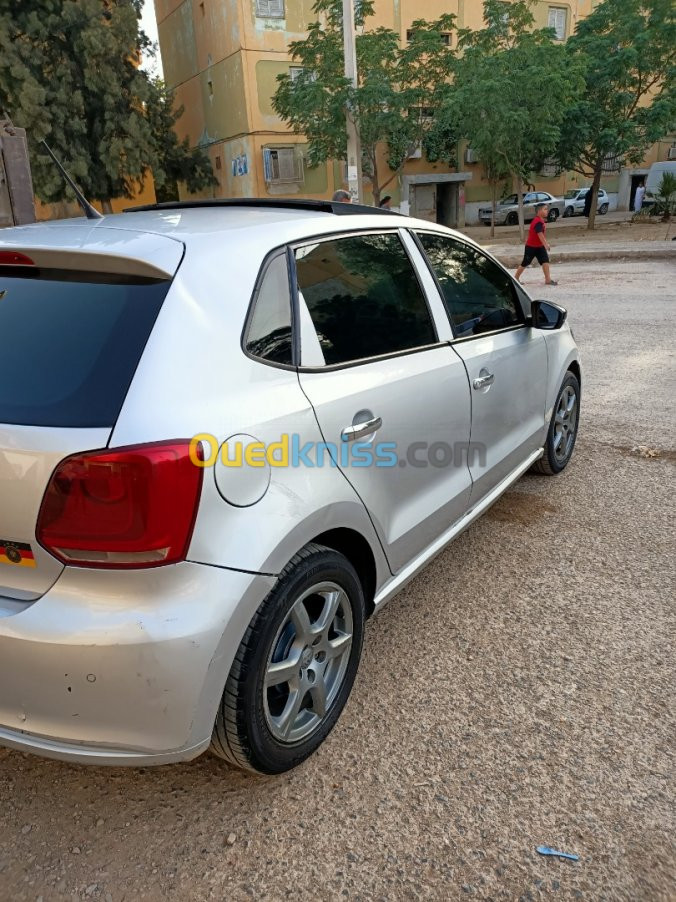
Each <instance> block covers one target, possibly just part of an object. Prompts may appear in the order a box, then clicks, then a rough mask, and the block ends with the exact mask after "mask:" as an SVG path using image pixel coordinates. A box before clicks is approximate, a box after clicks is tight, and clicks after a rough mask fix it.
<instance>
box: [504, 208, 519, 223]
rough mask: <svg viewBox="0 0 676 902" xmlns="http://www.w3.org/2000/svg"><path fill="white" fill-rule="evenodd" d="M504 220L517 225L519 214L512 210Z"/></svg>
mask: <svg viewBox="0 0 676 902" xmlns="http://www.w3.org/2000/svg"><path fill="white" fill-rule="evenodd" d="M506 222H507V225H518V224H519V214H518V213H514V212H513V211H512V212H511V213H508V214H507V220H506Z"/></svg>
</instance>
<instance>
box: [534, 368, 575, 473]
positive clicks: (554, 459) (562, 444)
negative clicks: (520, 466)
mask: <svg viewBox="0 0 676 902" xmlns="http://www.w3.org/2000/svg"><path fill="white" fill-rule="evenodd" d="M579 419H580V383H579V382H578V381H577V378H576V377H575V376H574V375H573V373H571V372H568V373H566V378H565V379H564V380H563V384H562V385H561V388H560V389H559V393H558V395H557V398H556V404H555V405H554V412H553V414H552V419H551V422H550V424H549V430H548V432H547V441H546V442H545V447H544V454H543V456H542V457H541V458H540V460H538V461H537V462H536V463H534V464H533V470H534V471H535V472H536V473H545V474H547V475H548V476H553V475H555V474H556V473H560V472H561V471H562V470H564V469H565V468H566V466H567V465H568V462H569V461H570V458H571V457H572V455H573V449H574V448H575V439H576V438H577V426H578V422H579Z"/></svg>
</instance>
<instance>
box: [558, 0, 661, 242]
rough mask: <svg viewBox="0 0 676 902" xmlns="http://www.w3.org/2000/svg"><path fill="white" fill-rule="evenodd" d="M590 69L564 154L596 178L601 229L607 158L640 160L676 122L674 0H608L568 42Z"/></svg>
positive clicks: (564, 139)
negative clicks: (600, 193)
mask: <svg viewBox="0 0 676 902" xmlns="http://www.w3.org/2000/svg"><path fill="white" fill-rule="evenodd" d="M566 50H567V52H568V54H569V56H570V57H571V58H572V59H574V60H576V61H579V62H581V63H582V64H583V65H584V70H585V83H586V86H585V91H584V94H583V95H582V96H581V97H580V98H579V99H578V101H577V102H576V103H575V104H573V105H572V106H571V107H569V109H568V110H567V111H566V116H565V118H564V122H563V125H562V128H561V141H560V144H559V148H558V151H557V157H558V159H559V160H560V163H561V165H562V166H563V167H565V168H567V169H572V170H574V171H575V172H579V173H580V174H581V175H584V176H586V177H587V178H591V179H592V180H593V181H592V195H593V196H592V206H591V213H590V215H589V224H588V228H589V229H593V228H594V218H595V215H596V205H597V202H596V198H597V196H598V189H599V184H600V181H601V175H602V173H603V170H604V164H606V163H607V161H608V159H609V158H616V160H617V165H618V166H619V165H622V164H623V163H634V164H636V163H639V162H640V161H641V160H642V159H643V158H644V156H645V153H646V151H647V150H648V148H649V147H650V145H651V144H653V143H654V142H655V141H657V140H658V139H659V138H661V137H663V135H665V134H667V133H668V132H670V131H673V130H674V128H675V127H676V96H675V92H674V84H675V75H676V8H675V7H674V5H673V0H603V2H602V3H600V4H599V5H598V6H597V7H596V9H595V10H594V11H593V12H592V13H591V15H589V16H587V17H586V18H585V19H582V20H581V21H580V22H579V23H578V26H577V29H576V31H575V34H574V35H573V37H572V38H571V39H570V40H569V41H568V44H567V47H566Z"/></svg>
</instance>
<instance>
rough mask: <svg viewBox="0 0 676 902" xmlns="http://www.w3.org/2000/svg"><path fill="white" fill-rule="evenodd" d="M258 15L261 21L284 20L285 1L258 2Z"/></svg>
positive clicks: (267, 0) (260, 0) (269, 0)
mask: <svg viewBox="0 0 676 902" xmlns="http://www.w3.org/2000/svg"><path fill="white" fill-rule="evenodd" d="M256 15H257V16H258V17H259V18H260V19H283V18H284V0H256Z"/></svg>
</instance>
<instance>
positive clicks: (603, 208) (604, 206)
mask: <svg viewBox="0 0 676 902" xmlns="http://www.w3.org/2000/svg"><path fill="white" fill-rule="evenodd" d="M607 212H608V204H601V206H600V207H599V213H600V214H601V216H605V215H606V213H607Z"/></svg>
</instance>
